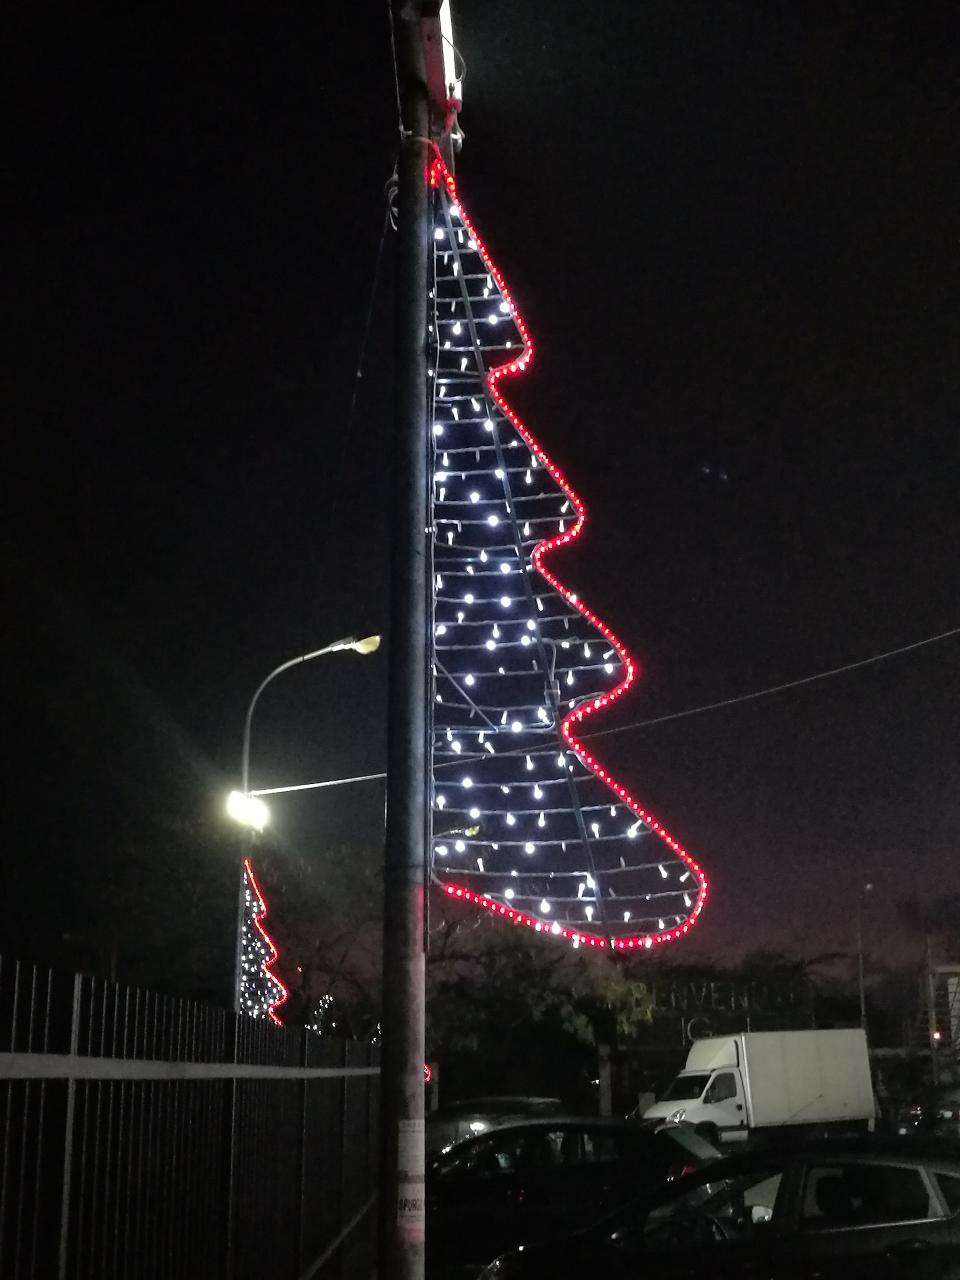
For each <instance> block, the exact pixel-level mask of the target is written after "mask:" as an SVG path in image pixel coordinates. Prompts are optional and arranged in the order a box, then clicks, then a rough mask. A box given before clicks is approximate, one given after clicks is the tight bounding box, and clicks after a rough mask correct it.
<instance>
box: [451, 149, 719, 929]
mask: <svg viewBox="0 0 960 1280" xmlns="http://www.w3.org/2000/svg"><path fill="white" fill-rule="evenodd" d="M430 177H431V186H432V188H433V193H434V195H433V200H434V224H433V226H434V231H433V235H434V254H433V281H432V289H431V302H432V306H433V322H432V325H431V334H430V338H431V346H432V351H433V368H432V369H431V376H432V378H433V383H434V385H433V398H432V411H433V412H432V423H431V427H432V451H433V458H434V461H433V515H432V529H433V575H434V578H433V581H434V592H433V601H434V617H433V690H432V694H433V743H432V745H433V784H434V785H433V807H434V836H433V847H432V858H431V865H432V872H433V878H434V880H435V881H436V882H437V883H438V884H439V885H440V886H441V887H442V889H443V891H444V892H445V893H446V894H447V895H449V896H450V897H451V898H452V899H460V900H465V901H467V902H470V903H473V904H474V905H476V906H478V907H481V908H486V909H487V910H489V911H492V912H495V913H496V914H498V915H500V916H502V917H504V918H505V919H506V920H509V921H513V922H515V923H518V924H522V925H526V926H528V927H530V928H531V929H532V930H534V931H536V932H537V933H539V934H542V935H545V936H547V937H557V938H559V939H565V940H566V941H567V942H568V943H570V944H572V945H573V946H574V947H581V946H583V947H599V948H613V949H617V950H628V949H629V950H633V949H637V948H639V949H648V948H651V947H654V946H655V945H657V944H659V943H663V942H667V941H671V940H674V939H677V938H680V937H683V936H684V935H685V934H686V933H688V932H689V930H690V929H691V927H692V926H693V924H694V923H695V922H696V920H697V917H698V916H699V915H700V912H701V910H702V909H703V904H704V901H705V899H706V895H707V881H706V877H705V876H704V873H703V871H702V870H701V868H700V866H699V865H698V864H697V862H696V861H695V860H694V859H693V858H692V857H691V855H690V854H689V853H688V852H687V851H686V849H684V848H683V847H682V846H681V845H680V843H679V842H678V841H677V840H676V839H674V837H673V836H672V835H671V834H670V833H669V832H668V831H667V830H666V828H665V827H663V825H662V824H661V823H660V822H658V821H657V819H656V818H655V817H654V816H653V815H652V814H651V813H649V812H648V811H647V810H646V809H644V808H643V807H642V806H641V805H640V804H638V802H637V801H636V800H635V799H634V798H633V797H632V796H631V795H630V793H629V792H628V791H627V789H626V787H624V786H623V785H622V784H621V783H620V782H618V781H617V779H616V778H614V777H613V776H612V775H611V774H610V773H609V771H608V770H607V769H605V768H604V766H603V765H602V764H601V763H600V761H599V760H597V759H596V758H595V757H594V756H593V754H592V753H591V752H590V751H589V750H588V748H587V747H586V746H585V745H584V743H583V741H582V740H581V737H580V736H578V735H580V733H581V732H582V729H583V726H584V724H585V722H586V721H587V720H588V719H589V718H590V717H591V716H594V715H595V714H596V713H597V712H598V711H602V710H603V708H604V707H606V706H608V705H609V704H610V703H611V702H613V701H614V700H615V699H617V698H619V697H621V695H622V694H624V693H625V692H626V691H627V689H628V688H629V687H630V686H631V684H633V681H634V679H635V678H636V664H635V662H634V660H633V659H632V658H631V657H630V655H629V654H628V653H627V650H626V649H625V647H624V646H623V644H622V643H621V642H620V641H619V640H618V639H617V637H616V636H615V635H614V634H613V632H612V631H611V630H610V629H609V627H607V626H606V624H605V623H603V622H602V621H601V620H600V619H599V618H598V617H597V616H596V615H595V614H594V613H593V612H592V611H591V610H590V609H589V608H588V607H587V605H585V604H584V602H583V601H582V600H581V599H580V598H579V597H578V596H577V594H576V593H575V592H573V591H571V590H570V589H569V588H568V587H566V586H565V585H564V584H563V582H562V581H561V580H560V579H559V578H558V577H557V576H556V574H555V573H554V571H553V567H552V555H551V553H552V552H553V551H554V550H555V549H557V548H561V547H563V546H565V545H567V544H568V543H570V542H571V541H572V540H573V539H574V538H576V537H577V536H578V535H579V534H580V531H581V529H582V528H583V523H584V518H585V512H584V506H583V503H582V502H581V501H580V499H579V497H578V496H577V495H576V493H575V492H574V490H573V489H572V488H571V486H570V484H569V483H568V481H567V480H566V478H565V477H564V476H563V474H562V472H561V471H560V468H559V467H557V466H556V464H555V463H553V462H552V461H551V459H550V458H549V457H548V456H547V454H546V453H545V452H544V450H543V448H542V447H541V446H540V444H539V443H538V442H537V441H536V440H535V439H534V437H533V436H532V435H531V434H530V432H529V430H528V429H527V428H526V427H525V426H524V425H523V423H522V422H521V421H520V419H519V418H518V416H517V414H516V413H515V412H514V411H513V409H511V407H510V406H509V404H508V403H507V401H506V399H505V398H504V395H503V389H502V386H501V384H502V383H503V381H504V380H505V379H506V378H508V377H510V376H512V375H514V374H518V373H522V372H523V371H524V370H525V369H526V368H527V367H528V366H529V365H530V362H531V359H532V357H533V344H532V342H531V340H530V336H529V334H528V333H527V330H526V327H525V325H524V322H523V319H522V317H521V316H520V314H519V312H518V311H517V308H516V306H515V304H514V302H513V299H512V298H511V296H510V292H509V290H508V289H507V287H506V285H505V284H504V282H503V280H502V278H501V276H500V273H499V272H498V271H497V268H496V267H495V266H494V264H493V262H492V260H491V258H490V255H489V253H488V252H487V250H486V248H485V246H484V245H483V243H482V241H481V240H480V238H479V236H478V235H477V233H476V231H475V230H474V228H473V225H472V224H471V222H470V220H469V218H468V217H467V215H466V213H465V212H464V209H463V207H462V204H461V203H460V199H459V197H458V195H457V189H456V185H455V183H454V180H453V176H452V175H451V173H450V172H449V170H448V169H447V168H446V166H445V165H444V163H443V161H442V160H441V159H439V158H436V159H434V161H433V163H432V165H431V171H430Z"/></svg>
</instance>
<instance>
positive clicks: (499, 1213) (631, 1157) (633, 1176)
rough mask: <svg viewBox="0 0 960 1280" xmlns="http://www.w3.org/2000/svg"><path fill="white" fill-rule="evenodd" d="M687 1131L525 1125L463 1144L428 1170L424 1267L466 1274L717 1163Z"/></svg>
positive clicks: (578, 1122)
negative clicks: (703, 1165)
mask: <svg viewBox="0 0 960 1280" xmlns="http://www.w3.org/2000/svg"><path fill="white" fill-rule="evenodd" d="M718 1155H719V1153H718V1152H717V1150H716V1148H715V1147H713V1146H711V1145H710V1143H708V1142H706V1141H705V1140H704V1139H703V1138H700V1137H698V1136H697V1135H696V1134H695V1133H694V1132H693V1130H692V1129H691V1128H688V1127H687V1126H685V1125H642V1124H631V1123H629V1122H626V1121H622V1120H620V1121H609V1120H598V1119H589V1118H586V1119H585V1118H583V1117H556V1116H551V1117H549V1118H545V1119H538V1120H527V1121H523V1122H521V1123H518V1124H512V1125H508V1126H506V1127H504V1128H499V1129H493V1130H491V1131H490V1132H489V1133H485V1134H482V1135H480V1136H479V1137H477V1138H473V1139H469V1140H467V1141H464V1142H459V1143H457V1144H456V1146H454V1147H452V1148H451V1149H450V1150H449V1151H446V1152H444V1153H443V1154H442V1155H440V1156H439V1157H437V1158H436V1159H435V1160H434V1161H433V1162H432V1163H431V1164H430V1165H428V1168H427V1267H428V1271H429V1273H430V1275H431V1276H432V1277H434V1278H436V1280H440V1278H441V1277H446V1278H452V1277H461V1276H467V1275H470V1274H472V1273H475V1272H476V1271H478V1270H479V1269H480V1268H481V1267H483V1266H485V1265H486V1264H487V1263H489V1262H490V1261H492V1260H493V1259H494V1258H495V1257H496V1256H497V1255H498V1254H499V1253H502V1252H503V1251H504V1250H505V1249H509V1248H511V1247H512V1246H514V1245H516V1244H519V1243H520V1242H521V1241H531V1240H543V1239H547V1238H549V1237H550V1236H552V1235H556V1234H557V1233H558V1232H561V1231H569V1230H571V1229H573V1228H575V1227H577V1226H585V1225H587V1224H588V1223H590V1222H595V1221H596V1220H597V1219H598V1218H601V1217H603V1216H604V1215H605V1214H607V1213H609V1212H610V1211H611V1210H612V1209H614V1208H616V1207H617V1206H618V1205H622V1204H624V1203H626V1202H627V1201H629V1200H631V1199H633V1198H634V1197H636V1196H637V1195H638V1194H639V1193H640V1192H641V1191H643V1190H645V1189H648V1188H651V1187H655V1186H659V1185H661V1184H662V1183H664V1182H665V1181H666V1180H667V1179H668V1178H670V1177H678V1176H680V1175H681V1174H682V1173H684V1172H687V1171H689V1170H691V1169H694V1168H697V1167H698V1166H699V1165H700V1164H701V1163H703V1162H704V1161H709V1160H716V1159H717V1158H718Z"/></svg>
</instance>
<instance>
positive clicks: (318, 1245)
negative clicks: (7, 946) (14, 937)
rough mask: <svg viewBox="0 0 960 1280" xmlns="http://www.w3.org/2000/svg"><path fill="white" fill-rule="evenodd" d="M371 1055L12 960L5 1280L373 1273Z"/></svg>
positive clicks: (5, 977)
mask: <svg viewBox="0 0 960 1280" xmlns="http://www.w3.org/2000/svg"><path fill="white" fill-rule="evenodd" d="M378 1101H379V1067H378V1065H377V1059H376V1050H373V1049H370V1048H368V1047H366V1046H362V1045H356V1044H352V1043H349V1042H343V1041H334V1040H331V1039H329V1038H328V1037H327V1036H323V1037H320V1036H317V1035H315V1034H313V1033H311V1032H307V1031H302V1030H292V1029H290V1030H288V1029H284V1028H277V1027H275V1026H273V1025H272V1024H271V1023H269V1022H266V1021H258V1020H254V1019H250V1018H244V1017H237V1016H236V1015H234V1014H233V1013H228V1012H227V1011H226V1010H223V1009H216V1008H212V1007H210V1006H205V1005H200V1004H195V1003H192V1002H189V1001H184V1000H177V999H173V998H171V997H165V996H159V995H156V994H154V993H152V992H147V991H141V990H136V989H133V988H127V987H124V986H121V985H118V984H116V983H110V982H105V981H103V980H102V979H98V978H93V977H89V976H82V975H77V976H73V975H63V974H55V973H53V972H50V971H47V970H44V969H40V968H37V967H36V966H32V965H24V964H21V963H18V962H12V963H10V962H8V963H4V962H3V961H0V1280H53V1278H56V1280H74V1278H76V1280H81V1278H82V1280H87V1278H89V1280H112V1278H113V1277H124V1278H127V1277H129V1278H130V1280H141V1278H142V1280H220V1278H221V1277H222V1280H247V1278H248V1277H249V1280H274V1278H276V1280H287V1278H288V1277H289V1280H312V1278H313V1277H315V1276H317V1277H325V1276H330V1277H334V1276H336V1275H345V1274H346V1273H347V1272H348V1271H349V1272H351V1273H352V1272H353V1271H355V1270H357V1268H358V1267H359V1268H361V1269H366V1270H368V1271H369V1269H370V1267H371V1263H372V1248H371V1241H372V1234H373V1215H372V1214H371V1213H370V1212H369V1210H370V1207H371V1205H372V1203H373V1194H374V1187H375V1184H376V1164H375V1158H376V1133H377V1106H378Z"/></svg>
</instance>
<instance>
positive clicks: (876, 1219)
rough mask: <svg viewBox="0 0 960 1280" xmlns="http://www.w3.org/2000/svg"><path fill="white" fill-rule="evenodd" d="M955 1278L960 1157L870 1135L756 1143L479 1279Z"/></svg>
mask: <svg viewBox="0 0 960 1280" xmlns="http://www.w3.org/2000/svg"><path fill="white" fill-rule="evenodd" d="M587 1269H589V1274H591V1275H600V1276H603V1277H604V1280H626V1277H628V1276H629V1277H631V1278H633V1277H637V1278H639V1277H642V1276H644V1275H661V1274H669V1275H670V1276H671V1277H672V1278H674V1280H694V1278H696V1280H733V1278H734V1277H736V1278H737V1280H899V1278H900V1277H909V1280H957V1278H958V1277H960V1158H957V1156H956V1155H955V1154H951V1153H949V1152H945V1151H944V1149H943V1148H942V1147H941V1146H939V1145H937V1144H929V1143H928V1144H921V1143H917V1142H913V1141H909V1140H903V1139H901V1140H899V1141H898V1140H897V1139H886V1140H884V1141H882V1142H881V1141H879V1140H878V1139H873V1138H867V1139H861V1140H859V1141H857V1142H853V1143H840V1142H838V1141H836V1140H834V1141H832V1142H821V1143H818V1144H815V1145H809V1146H805V1147H795V1148H793V1149H779V1150H778V1149H775V1148H763V1147H761V1148H759V1149H757V1150H755V1151H752V1152H743V1153H741V1154H739V1155H735V1156H730V1157H728V1158H727V1159H724V1160H721V1161H718V1162H716V1163H715V1164H711V1165H709V1166H708V1167H707V1168H704V1169H699V1170H697V1171H696V1172H694V1173H691V1174H688V1175H686V1176H685V1177H683V1178H681V1179H680V1180H679V1181H677V1182H675V1183H673V1184H672V1185H668V1186H666V1187H665V1188H661V1189H660V1190H659V1191H657V1192H654V1193H653V1194H652V1195H647V1196H645V1197H642V1198H641V1199H639V1200H638V1201H636V1202H635V1203H633V1204H631V1205H629V1206H627V1207H626V1208H624V1209H622V1210H621V1211H619V1212H618V1213H617V1214H614V1215H613V1216H612V1217H610V1218H608V1219H606V1220H605V1221H604V1222H602V1223H599V1224H597V1225H595V1226H594V1227H592V1228H590V1229H588V1230H585V1231H581V1232H579V1233H577V1234H575V1235H566V1236H558V1237H557V1238H555V1239H554V1240H551V1241H549V1242H546V1243H541V1244H539V1245H531V1244H529V1243H525V1244H524V1245H523V1247H521V1248H518V1249H515V1250H514V1251H513V1252H511V1253H508V1254H506V1255H504V1256H503V1257H501V1258H499V1259H498V1260H497V1261H496V1262H495V1263H493V1264H492V1265H491V1266H489V1267H488V1268H486V1270H485V1271H484V1273H483V1277H482V1280H547V1277H549V1280H565V1277H570V1278H571V1280H572V1277H574V1276H576V1277H578V1280H581V1278H582V1276H583V1275H584V1274H585V1272H586V1271H587Z"/></svg>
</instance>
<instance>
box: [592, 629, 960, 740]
mask: <svg viewBox="0 0 960 1280" xmlns="http://www.w3.org/2000/svg"><path fill="white" fill-rule="evenodd" d="M957 635H960V627H953V628H952V629H951V630H950V631H941V632H940V634H939V635H936V636H927V637H926V639H924V640H914V642H913V643H912V644H904V645H901V646H900V648H899V649H888V650H887V652H886V653H875V654H873V655H872V656H871V657H869V658H860V659H859V660H858V661H857V662H845V663H844V664H843V666H842V667H831V668H830V670H829V671H818V672H817V673H816V675H812V676H801V677H800V679H799V680H788V681H786V683H785V684H775V685H771V686H770V688H769V689H757V690H755V691H754V692H753V693H741V694H740V695H739V696H738V697H736V698H721V699H720V701H719V702H708V703H706V704H705V705H704V706H702V707H688V708H687V710H686V711H672V712H670V713H669V714H668V715H665V716H654V717H653V718H652V719H650V720H635V721H634V722H633V723H632V724H622V725H619V726H618V727H617V728H616V729H595V730H594V731H593V733H590V734H584V735H583V736H584V737H585V738H587V737H589V738H602V737H605V736H606V735H607V734H610V733H626V732H627V731H628V730H629V729H646V728H648V727H649V726H651V725H655V724H666V722H667V721H668V720H683V719H685V718H686V717H687V716H699V715H702V713H703V712H704V711H717V710H719V708H720V707H733V706H736V704H737V703H738V702H752V701H753V700H754V699H755V698H769V697H770V696H771V694H774V693H784V692H785V691H786V690H787V689H797V688H799V687H800V685H804V684H813V683H814V681H815V680H828V679H829V678H830V677H831V676H839V675H843V673H844V672H845V671H856V670H857V668H858V667H869V666H872V665H873V663H875V662H885V661H886V660H887V658H896V657H899V655H900V654H901V653H910V652H911V651H912V650H914V649H922V648H923V647H924V646H925V645H928V644H937V643H938V641H940V640H949V639H950V637H951V636H957Z"/></svg>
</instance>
